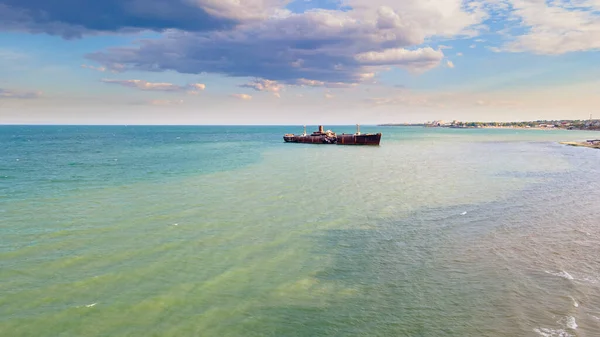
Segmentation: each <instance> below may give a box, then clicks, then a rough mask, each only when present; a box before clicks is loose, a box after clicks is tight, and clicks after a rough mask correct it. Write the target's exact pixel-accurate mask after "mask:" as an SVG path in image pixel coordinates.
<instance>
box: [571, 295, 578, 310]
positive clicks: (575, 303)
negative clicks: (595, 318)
mask: <svg viewBox="0 0 600 337" xmlns="http://www.w3.org/2000/svg"><path fill="white" fill-rule="evenodd" d="M569 298H571V300H572V301H573V306H574V307H575V308H579V303H577V301H576V300H575V298H573V296H569Z"/></svg>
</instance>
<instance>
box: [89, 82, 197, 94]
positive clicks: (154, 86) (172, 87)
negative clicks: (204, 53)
mask: <svg viewBox="0 0 600 337" xmlns="http://www.w3.org/2000/svg"><path fill="white" fill-rule="evenodd" d="M100 81H101V82H104V83H108V84H117V85H121V86H124V87H129V88H136V89H139V90H143V91H166V92H184V91H187V92H188V93H189V94H195V93H198V92H199V91H202V90H204V89H206V85H205V84H201V83H192V84H188V85H187V86H179V85H176V84H173V83H153V82H147V81H143V80H113V79H102V80H100Z"/></svg>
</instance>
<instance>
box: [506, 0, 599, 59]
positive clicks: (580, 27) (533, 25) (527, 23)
mask: <svg viewBox="0 0 600 337" xmlns="http://www.w3.org/2000/svg"><path fill="white" fill-rule="evenodd" d="M509 3H510V5H511V6H512V8H513V11H512V13H511V16H512V17H513V18H515V21H517V22H518V23H519V25H520V26H521V27H523V28H525V29H526V30H525V32H524V33H522V34H516V35H515V36H513V37H512V39H511V41H509V42H508V43H507V44H506V45H505V46H504V47H503V48H502V49H503V50H506V51H511V52H533V53H535V54H564V53H569V52H577V51H588V50H599V49H600V2H599V1H598V0H578V1H536V0H510V1H509Z"/></svg>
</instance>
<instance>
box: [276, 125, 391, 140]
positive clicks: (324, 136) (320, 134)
mask: <svg viewBox="0 0 600 337" xmlns="http://www.w3.org/2000/svg"><path fill="white" fill-rule="evenodd" d="M358 130H360V129H358ZM283 140H284V141H285V142H286V143H307V144H336V145H379V143H380V142H381V133H364V134H361V133H360V131H357V132H356V133H355V134H345V133H344V134H341V135H337V134H335V133H334V132H332V131H330V130H327V131H324V130H323V126H321V125H319V131H315V132H313V133H312V134H310V135H309V134H306V130H305V132H304V133H303V134H301V135H294V134H286V135H284V136H283Z"/></svg>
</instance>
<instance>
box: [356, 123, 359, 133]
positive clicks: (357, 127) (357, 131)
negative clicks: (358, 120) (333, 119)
mask: <svg viewBox="0 0 600 337" xmlns="http://www.w3.org/2000/svg"><path fill="white" fill-rule="evenodd" d="M356 134H357V135H360V124H356Z"/></svg>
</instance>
